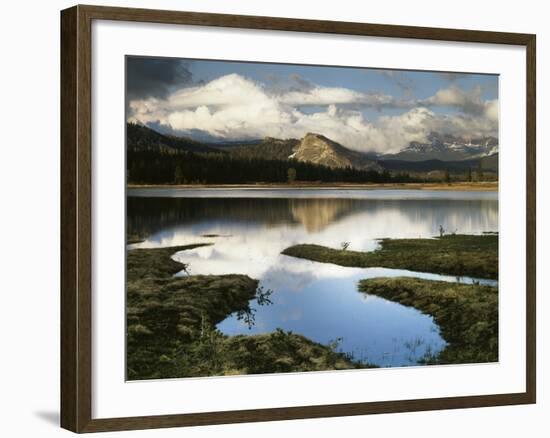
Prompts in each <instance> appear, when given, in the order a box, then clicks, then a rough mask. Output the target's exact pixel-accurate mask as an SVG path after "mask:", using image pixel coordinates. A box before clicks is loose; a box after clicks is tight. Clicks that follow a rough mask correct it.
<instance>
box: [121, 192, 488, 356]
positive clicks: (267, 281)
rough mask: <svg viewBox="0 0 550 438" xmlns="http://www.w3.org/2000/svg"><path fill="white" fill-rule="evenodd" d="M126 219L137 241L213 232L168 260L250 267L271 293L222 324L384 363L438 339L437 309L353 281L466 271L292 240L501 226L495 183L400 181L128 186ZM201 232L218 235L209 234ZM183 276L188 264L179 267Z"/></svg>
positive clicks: (337, 240) (202, 267) (434, 347)
mask: <svg viewBox="0 0 550 438" xmlns="http://www.w3.org/2000/svg"><path fill="white" fill-rule="evenodd" d="M128 195H129V198H128V206H127V207H128V228H129V230H130V231H134V232H139V233H143V234H145V235H147V236H148V238H147V240H146V241H145V242H143V243H141V244H139V245H135V246H140V247H159V246H174V245H183V244H189V243H197V242H211V243H214V245H213V246H209V247H203V248H197V249H195V250H191V251H183V252H180V253H177V254H175V255H174V257H173V258H174V259H175V260H178V261H181V262H185V263H188V264H189V269H188V270H189V272H190V273H191V274H192V275H193V274H228V273H239V274H246V275H249V276H250V277H252V278H256V279H259V280H260V285H261V287H262V290H263V291H264V292H268V293H271V295H270V296H269V300H270V301H271V304H268V305H259V304H258V301H257V300H252V301H251V308H252V309H253V311H254V315H253V321H250V320H247V319H243V318H239V317H238V315H231V316H229V317H228V318H227V319H225V320H224V321H222V322H221V323H220V324H219V325H218V329H219V330H220V331H222V332H224V333H226V334H228V335H234V334H254V333H268V332H272V331H274V330H275V329H276V328H282V329H284V330H292V331H293V332H295V333H300V334H303V335H304V336H307V337H308V338H310V339H312V340H314V341H317V342H320V343H323V344H327V343H329V342H332V341H338V349H340V350H341V351H345V352H347V353H350V354H353V355H354V357H356V358H357V359H362V360H366V361H369V362H371V363H375V364H378V365H381V366H406V365H414V364H416V363H417V361H418V359H420V358H422V357H423V356H424V355H425V354H426V353H436V352H438V351H439V350H441V349H442V348H443V347H444V346H445V342H444V341H443V339H442V338H441V336H440V334H439V329H438V327H437V325H436V324H435V323H434V322H433V319H432V318H431V317H429V316H427V315H424V314H422V313H420V312H418V311H417V310H415V309H413V308H409V307H405V306H402V305H400V304H397V303H393V302H390V301H387V300H384V299H381V298H378V297H374V296H370V295H365V294H362V293H360V292H358V291H357V282H358V281H359V280H360V279H365V278H373V277H379V276H402V275H406V276H415V277H422V278H429V279H438V280H445V281H461V282H471V281H472V279H469V278H460V279H457V278H455V277H446V276H439V275H434V274H429V273H416V272H409V271H402V270H394V269H382V268H369V269H358V268H347V267H341V266H336V265H331V264H323V263H316V262H310V261H307V260H301V259H296V258H292V257H288V256H284V255H281V254H280V253H281V251H282V250H283V249H285V248H287V247H288V246H290V245H293V244H297V243H316V244H320V245H326V246H330V247H335V248H336V247H339V246H340V244H341V243H342V242H349V243H350V246H349V248H350V249H355V250H374V249H376V247H377V245H378V243H377V239H380V238H383V237H393V238H397V237H432V236H434V235H437V234H438V233H439V226H440V225H442V226H443V227H444V228H445V230H447V231H448V232H454V231H456V232H458V233H482V232H485V231H497V230H498V202H497V194H496V193H494V192H448V191H433V192H432V191H406V190H326V189H323V190H313V189H312V190H299V191H292V190H267V189H249V190H222V189H208V190H183V189H177V190H172V189H159V190H154V191H150V190H147V191H145V190H130V191H129V192H128ZM205 235H217V236H216V237H206V236H205ZM180 275H186V274H183V273H180Z"/></svg>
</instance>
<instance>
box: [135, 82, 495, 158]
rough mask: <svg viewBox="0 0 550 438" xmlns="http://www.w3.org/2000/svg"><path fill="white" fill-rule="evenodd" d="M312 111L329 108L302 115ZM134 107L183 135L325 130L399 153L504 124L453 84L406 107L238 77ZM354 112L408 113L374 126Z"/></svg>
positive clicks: (375, 96) (374, 96) (290, 134)
mask: <svg viewBox="0 0 550 438" xmlns="http://www.w3.org/2000/svg"><path fill="white" fill-rule="evenodd" d="M312 105H314V106H320V107H324V110H321V111H318V112H314V113H309V112H307V111H304V110H302V109H301V108H303V107H307V106H312ZM129 106H130V111H131V116H130V120H131V121H139V122H141V123H146V124H147V123H160V124H161V125H164V126H166V127H167V128H170V129H171V130H174V131H179V132H186V131H191V130H200V131H204V132H206V133H208V134H210V135H213V136H217V137H223V138H226V139H242V138H261V137H265V136H272V137H280V138H300V137H302V136H303V135H305V134H306V133H307V132H318V133H321V134H323V135H325V136H327V137H329V138H331V139H333V140H335V141H337V142H339V143H342V144H343V145H345V146H347V147H350V148H353V149H357V150H362V151H368V150H376V151H381V152H396V151H398V150H400V149H402V148H403V147H405V146H407V145H408V144H409V142H411V141H426V140H427V137H428V135H429V133H430V132H432V131H437V132H443V133H450V134H454V135H462V136H466V137H475V136H481V135H494V134H495V133H496V130H497V126H498V102H497V101H496V100H492V101H483V100H482V99H481V91H480V90H479V89H473V90H471V91H469V92H465V91H463V90H461V89H459V88H457V87H456V86H451V87H449V88H447V89H442V90H439V91H438V92H437V93H436V94H435V95H434V96H432V97H430V98H428V99H424V100H421V101H406V102H404V101H396V100H395V99H394V98H393V97H392V96H388V95H384V94H381V93H362V92H358V91H355V90H350V89H346V88H329V87H320V86H316V85H314V86H311V87H309V88H307V89H303V90H298V91H286V92H279V93H273V92H270V91H269V90H267V89H266V88H265V87H263V86H262V85H260V84H258V83H256V82H254V81H252V80H250V79H247V78H244V77H242V76H240V75H237V74H231V75H227V76H223V77H220V78H218V79H215V80H213V81H211V82H209V83H207V84H204V85H201V86H196V87H187V88H183V89H180V90H178V91H176V92H174V93H172V94H171V95H169V96H168V97H167V98H166V99H158V98H149V99H145V100H134V101H131V102H130V105H129ZM350 106H351V107H353V106H358V107H372V108H378V109H379V108H382V107H393V108H403V110H404V111H405V112H403V113H402V114H399V115H395V116H386V115H381V116H379V117H378V119H377V120H373V121H370V120H367V119H366V118H365V117H364V116H363V114H362V113H361V112H360V111H358V110H356V109H350ZM437 106H448V107H453V108H457V109H459V110H460V111H461V112H460V113H459V114H452V115H445V114H437V113H435V112H434V111H432V110H431V109H429V108H431V107H437Z"/></svg>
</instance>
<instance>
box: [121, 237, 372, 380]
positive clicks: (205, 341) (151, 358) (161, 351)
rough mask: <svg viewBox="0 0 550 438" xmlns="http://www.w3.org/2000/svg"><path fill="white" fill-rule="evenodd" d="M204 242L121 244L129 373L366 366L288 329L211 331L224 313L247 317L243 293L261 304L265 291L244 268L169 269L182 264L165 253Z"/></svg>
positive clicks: (149, 375) (133, 376)
mask: <svg viewBox="0 0 550 438" xmlns="http://www.w3.org/2000/svg"><path fill="white" fill-rule="evenodd" d="M205 245H207V244H195V245H186V246H177V247H170V248H156V249H135V250H131V251H128V252H127V307H126V309H127V316H126V320H127V378H128V379H129V380H142V379H161V378H177V377H194V376H195V377H196V376H213V375H228V374H251V373H254V374H258V373H276V372H289V371H319V370H331V369H348V368H358V367H365V366H366V365H365V364H361V363H358V362H354V361H352V360H351V359H350V358H349V357H348V356H346V355H345V354H343V353H340V352H337V351H336V349H335V348H333V347H332V346H324V345H321V344H317V343H315V342H313V341H311V340H309V339H307V338H305V337H303V336H301V335H298V334H294V333H291V332H284V331H282V330H277V331H276V332H274V333H269V334H260V335H254V336H244V335H240V336H226V335H224V334H222V333H221V332H220V331H218V330H217V329H216V324H218V323H219V322H221V321H222V320H223V319H225V318H226V317H227V316H229V315H230V314H232V313H237V314H238V315H239V314H240V315H242V318H243V319H246V318H248V322H249V323H250V324H253V323H254V311H253V309H251V308H250V305H249V302H250V300H252V299H256V302H257V303H258V304H259V305H269V304H270V303H271V300H270V299H269V297H270V295H271V293H272V291H271V290H267V291H264V290H263V289H262V288H261V287H259V285H258V281H257V280H254V279H251V278H250V277H248V276H246V275H238V274H228V275H188V276H183V277H174V274H175V273H177V272H179V271H180V270H182V269H187V266H186V265H185V264H182V263H179V262H176V261H175V260H173V259H172V258H171V256H172V255H173V254H174V253H175V252H178V251H185V250H189V249H193V248H197V247H200V246H205ZM245 322H246V321H245Z"/></svg>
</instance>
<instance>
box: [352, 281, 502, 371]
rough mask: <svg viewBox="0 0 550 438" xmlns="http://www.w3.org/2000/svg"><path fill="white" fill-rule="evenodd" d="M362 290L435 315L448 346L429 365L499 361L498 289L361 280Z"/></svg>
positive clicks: (429, 356) (428, 358)
mask: <svg viewBox="0 0 550 438" xmlns="http://www.w3.org/2000/svg"><path fill="white" fill-rule="evenodd" d="M359 290H360V291H361V292H363V293H366V294H370V295H376V296H379V297H382V298H385V299H387V300H391V301H395V302H397V303H400V304H403V305H405V306H412V307H414V308H416V309H418V310H419V311H421V312H423V313H427V314H429V315H431V316H432V317H433V318H434V320H435V322H436V323H437V324H438V325H439V327H440V330H441V335H442V337H443V338H444V339H445V341H447V343H448V345H447V347H445V348H444V349H443V351H441V352H440V353H439V354H434V353H432V352H428V353H427V354H426V355H425V356H424V358H423V359H422V360H421V362H424V363H428V364H457V363H482V362H496V361H498V289H497V288H496V287H491V286H482V285H479V284H473V285H467V284H458V283H449V282H444V281H432V280H423V279H418V278H408V277H399V278H373V279H368V280H361V281H360V282H359Z"/></svg>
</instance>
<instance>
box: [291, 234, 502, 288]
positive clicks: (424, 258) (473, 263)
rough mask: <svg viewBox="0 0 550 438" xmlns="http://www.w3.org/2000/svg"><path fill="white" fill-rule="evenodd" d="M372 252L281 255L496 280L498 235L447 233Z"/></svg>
mask: <svg viewBox="0 0 550 438" xmlns="http://www.w3.org/2000/svg"><path fill="white" fill-rule="evenodd" d="M380 245H381V248H380V249H377V250H376V251H372V252H360V251H350V250H345V249H333V248H327V247H324V246H320V245H312V244H301V245H294V246H291V247H289V248H286V249H285V250H284V251H283V254H285V255H289V256H293V257H299V258H303V259H308V260H313V261H316V262H324V263H334V264H337V265H341V266H352V267H358V268H368V267H383V268H393V269H408V270H411V271H417V272H433V273H438V274H447V275H456V276H464V275H467V276H471V277H478V278H490V279H496V278H497V276H498V234H483V235H461V234H456V235H455V234H451V235H445V236H442V237H437V238H433V239H382V240H381V241H380Z"/></svg>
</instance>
